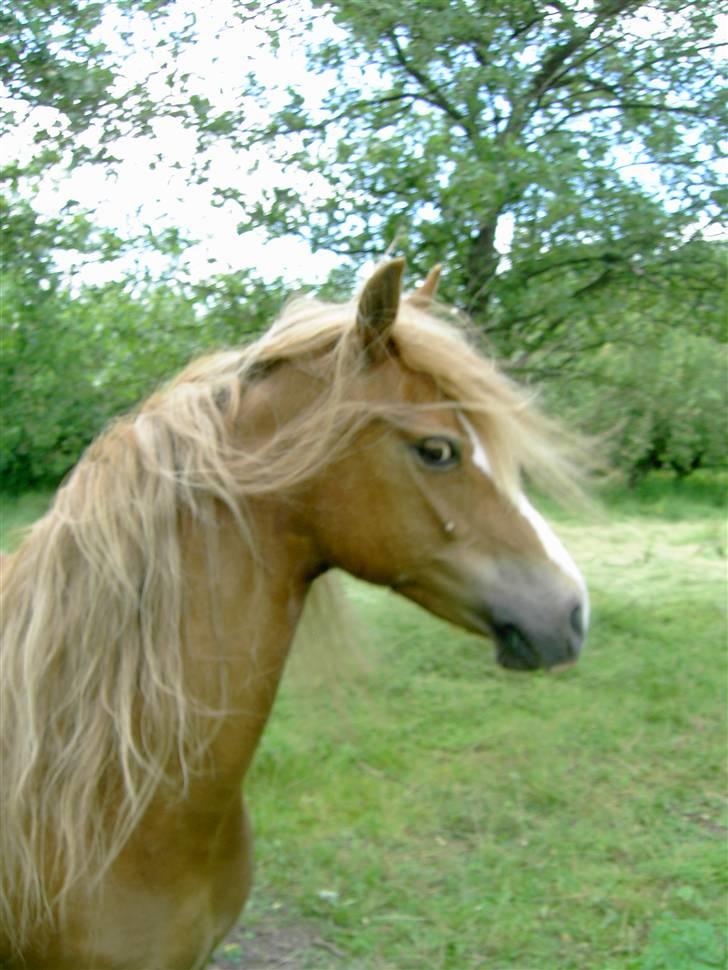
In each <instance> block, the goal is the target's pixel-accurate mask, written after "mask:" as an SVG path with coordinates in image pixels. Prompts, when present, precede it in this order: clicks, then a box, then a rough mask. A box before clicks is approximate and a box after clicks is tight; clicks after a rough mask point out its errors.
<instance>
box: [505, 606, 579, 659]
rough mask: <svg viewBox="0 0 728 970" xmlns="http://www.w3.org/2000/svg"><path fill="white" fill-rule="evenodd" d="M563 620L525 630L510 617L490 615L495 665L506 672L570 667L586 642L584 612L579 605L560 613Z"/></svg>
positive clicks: (523, 626) (525, 628)
mask: <svg viewBox="0 0 728 970" xmlns="http://www.w3.org/2000/svg"><path fill="white" fill-rule="evenodd" d="M563 615H564V619H563V621H562V622H557V623H556V624H555V628H553V627H552V628H551V629H549V626H551V624H549V625H546V626H543V625H535V626H534V628H533V629H531V630H529V629H528V628H527V627H526V626H525V625H523V624H522V623H518V622H517V621H516V622H514V620H513V619H512V618H506V617H500V618H499V617H497V616H493V617H492V620H491V628H492V631H493V637H494V639H495V642H496V656H497V658H498V663H499V664H500V665H501V666H502V667H506V668H508V669H509V670H538V669H539V668H540V667H546V668H551V667H558V666H564V665H568V664H572V663H573V662H574V661H575V660H576V659H577V658H578V656H579V654H580V653H581V650H582V647H583V645H584V640H585V639H586V629H585V623H584V610H583V606H582V604H581V603H580V602H578V603H575V604H573V605H570V607H569V608H566V609H564V611H563Z"/></svg>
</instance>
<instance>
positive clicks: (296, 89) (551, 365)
mask: <svg viewBox="0 0 728 970" xmlns="http://www.w3.org/2000/svg"><path fill="white" fill-rule="evenodd" d="M250 6H251V5H250V4H248V5H246V7H250ZM253 6H255V5H253ZM257 6H259V7H260V6H261V4H258V5H257ZM315 6H316V7H317V8H319V9H320V10H321V11H322V12H323V13H326V14H330V15H332V16H333V18H334V20H335V22H336V24H337V25H338V27H339V28H340V30H339V32H338V33H337V34H336V35H335V36H333V37H332V39H330V40H328V41H326V42H324V43H323V44H320V45H318V46H316V47H312V48H311V50H310V55H309V57H310V65H311V70H312V71H314V72H324V71H326V72H331V73H332V74H333V79H332V80H331V82H330V84H329V92H330V93H329V94H328V95H327V96H325V97H324V98H323V99H322V100H321V103H320V104H318V105H314V106H311V105H310V104H309V103H308V101H307V100H306V97H305V91H304V90H303V88H302V86H301V85H297V84H291V85H290V87H289V89H288V93H289V98H288V103H287V104H286V106H285V107H284V108H283V109H282V110H280V111H278V112H277V113H275V114H274V115H273V117H272V118H271V120H270V122H269V123H268V124H266V125H263V126H259V127H258V128H257V129H254V130H252V131H251V132H249V135H248V139H247V142H246V144H248V145H252V144H254V143H257V142H265V144H266V145H267V146H268V151H269V154H271V155H272V156H273V157H275V158H276V159H277V160H278V162H279V164H280V165H281V166H282V167H283V169H284V171H285V170H289V171H291V170H297V171H303V172H305V173H307V174H308V175H309V180H308V182H307V184H306V185H305V186H304V187H303V188H300V187H297V185H296V184H295V182H294V181H293V180H291V181H290V183H289V184H288V185H286V186H279V187H277V188H275V189H273V190H271V192H269V193H268V195H267V196H266V197H265V198H263V199H258V200H253V201H251V200H249V199H247V198H245V197H244V195H243V194H242V193H240V192H236V191H235V190H227V191H225V192H224V193H223V194H224V195H225V198H231V197H234V198H237V199H238V201H239V202H240V205H241V207H242V209H243V211H244V215H245V218H244V223H243V224H244V226H245V227H252V226H258V225H263V226H266V227H267V228H268V230H269V231H270V232H271V234H274V235H275V234H280V233H297V234H300V235H301V236H303V237H304V238H306V239H308V240H309V241H310V243H311V245H312V246H313V247H314V249H316V248H325V249H333V250H335V251H337V252H340V253H342V254H343V255H345V256H346V257H348V258H350V259H351V260H352V261H356V262H357V263H359V264H361V262H362V261H364V260H366V259H375V258H379V257H380V256H381V255H382V253H383V252H384V251H385V249H386V248H387V247H388V246H389V245H390V244H393V243H394V244H396V246H397V247H398V249H400V250H402V251H404V252H405V253H406V254H407V255H408V256H409V257H410V259H411V262H412V263H413V264H414V266H415V268H416V269H417V270H419V271H420V272H423V271H424V270H425V269H426V268H427V267H428V265H430V264H431V263H432V262H434V261H439V260H443V261H445V262H446V263H447V265H448V275H447V278H446V280H445V284H444V286H445V291H444V292H445V295H446V297H447V298H449V299H450V300H451V301H453V302H456V303H458V304H460V305H461V306H463V307H464V308H465V309H466V310H468V311H469V313H470V314H471V315H472V316H473V317H474V318H475V319H476V321H477V322H478V323H479V324H480V325H481V327H482V328H483V329H484V330H485V331H486V332H487V333H488V334H489V335H490V337H491V339H492V340H493V342H494V343H495V345H496V347H497V349H498V350H499V351H500V353H501V354H504V355H506V356H507V357H509V358H510V359H511V361H512V362H513V363H514V364H515V365H518V366H520V367H522V368H523V367H526V368H530V369H531V370H532V371H533V372H534V373H537V374H540V375H543V374H544V373H547V372H549V371H552V370H554V369H555V368H561V367H562V366H563V362H564V359H565V357H564V355H566V358H573V357H574V356H575V355H579V354H582V353H584V352H585V351H586V350H587V349H588V348H590V347H592V346H595V345H597V346H598V345H600V344H601V343H602V342H603V341H604V340H605V335H606V333H607V332H608V333H609V337H610V339H612V340H614V339H617V334H616V333H615V327H617V328H618V326H619V315H618V313H617V312H615V311H616V308H617V307H619V306H621V305H622V304H624V303H625V302H628V303H629V304H630V305H631V306H633V307H636V306H638V305H639V306H640V307H641V308H642V309H644V308H645V307H649V306H651V305H653V304H655V303H657V302H659V303H661V312H668V313H670V314H671V316H674V314H672V311H670V310H669V308H668V307H667V306H666V304H665V301H660V299H659V295H660V293H661V291H662V289H663V288H664V286H665V285H666V282H665V281H666V280H667V279H669V285H670V286H671V287H673V288H676V286H677V282H678V281H679V280H680V279H681V278H685V277H686V272H685V270H686V269H687V268H689V267H694V265H695V264H696V262H698V261H699V260H698V255H699V253H700V251H701V250H700V246H701V244H702V243H701V233H702V229H704V228H705V227H706V226H708V225H709V224H710V223H711V222H712V221H713V220H714V219H715V218H716V216H717V214H718V212H719V210H720V205H721V190H720V187H719V182H718V177H717V173H716V164H717V159H718V157H719V156H718V147H717V146H718V139H719V137H720V134H721V132H722V131H725V127H726V118H725V109H724V108H723V107H722V102H721V100H720V95H719V91H718V86H719V85H718V75H717V67H716V64H715V61H714V55H715V53H716V49H717V41H716V39H715V38H716V21H717V17H718V13H719V5H718V4H717V3H716V2H714V0H703V2H702V3H700V4H695V3H687V2H682V0H653V2H649V3H645V2H642V0H587V2H580V3H577V2H562V0H505V2H503V3H498V4H494V3H490V2H487V0H431V2H429V3H427V4H423V3H422V2H421V0H399V2H398V3H396V4H393V3H381V4H372V3H371V2H370V0H330V2H329V0H316V3H315ZM638 172H641V173H643V176H642V177H641V178H638V177H637V173H638ZM316 179H318V180H319V183H320V180H321V179H323V181H324V185H325V188H323V189H321V190H319V191H316V190H315V186H316V184H317V182H316ZM299 185H300V183H299ZM504 233H505V234H506V235H510V240H509V241H508V240H506V241H504ZM712 284H713V278H712V277H711V278H710V285H712ZM630 319H631V321H632V322H631V323H630V326H632V325H633V324H634V319H635V317H634V315H632V316H631V317H630ZM710 325H712V326H714V325H715V321H714V320H713V321H711V322H710Z"/></svg>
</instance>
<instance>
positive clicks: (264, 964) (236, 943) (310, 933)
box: [208, 914, 344, 970]
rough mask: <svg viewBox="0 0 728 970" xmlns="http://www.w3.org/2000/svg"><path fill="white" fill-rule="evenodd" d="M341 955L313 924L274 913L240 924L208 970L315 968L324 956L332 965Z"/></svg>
mask: <svg viewBox="0 0 728 970" xmlns="http://www.w3.org/2000/svg"><path fill="white" fill-rule="evenodd" d="M343 956H344V954H343V953H341V951H339V950H338V949H337V948H336V947H335V946H333V945H332V944H330V943H327V942H326V941H325V940H324V939H322V938H321V936H320V935H319V934H318V932H317V930H316V928H315V927H314V926H311V925H307V924H306V923H303V922H299V923H296V922H294V921H293V920H292V919H291V918H290V917H286V916H285V915H283V916H282V917H281V915H280V914H277V915H276V918H275V919H271V920H270V922H268V921H264V922H262V923H261V922H258V923H257V925H256V926H255V929H249V928H248V927H246V926H245V925H244V924H241V925H239V926H238V927H237V928H236V929H235V930H233V931H232V933H230V935H229V936H228V937H227V938H226V940H225V942H224V943H223V944H222V945H221V946H220V947H218V949H217V950H216V951H215V954H214V957H213V960H212V963H211V964H210V965H209V968H208V970H315V968H317V967H319V966H321V963H322V959H323V958H324V957H325V958H326V960H325V962H326V964H327V966H331V963H332V960H335V958H336V957H342V958H343Z"/></svg>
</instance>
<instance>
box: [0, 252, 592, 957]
mask: <svg viewBox="0 0 728 970" xmlns="http://www.w3.org/2000/svg"><path fill="white" fill-rule="evenodd" d="M403 267H404V261H403V260H390V261H387V262H385V263H383V264H382V265H380V266H379V267H378V268H377V269H376V271H375V272H374V273H373V275H372V276H371V277H370V279H369V280H368V282H367V283H366V284H365V285H364V287H363V289H362V290H361V293H360V295H359V297H358V299H354V300H352V301H350V302H348V303H344V304H338V305H337V304H328V303H323V302H319V301H316V300H314V299H312V298H308V297H304V298H300V299H298V300H296V301H294V302H293V303H291V304H290V305H288V307H287V308H286V309H285V310H284V311H283V313H282V315H281V316H280V318H279V319H278V320H277V321H276V322H275V323H274V324H273V326H272V327H271V328H270V329H269V330H268V331H267V332H266V333H265V334H263V336H261V337H260V338H259V339H257V340H256V341H255V342H253V343H252V344H250V345H248V346H247V347H244V348H242V349H236V350H227V351H224V352H220V353H216V354H213V355H211V356H208V357H204V358H202V359H200V360H197V361H195V362H193V363H192V364H191V365H190V366H188V367H187V369H186V370H184V371H183V372H182V373H181V374H180V375H179V376H178V377H177V378H176V379H174V380H172V382H171V383H170V384H169V385H168V386H166V387H164V388H163V389H161V390H159V391H158V392H156V393H155V394H153V395H152V396H151V397H150V398H149V399H148V400H147V401H146V402H145V403H143V404H142V405H141V406H140V407H139V409H138V410H137V411H136V412H134V413H132V414H130V415H128V416H125V417H122V418H121V419H119V420H117V421H116V422H115V423H113V424H112V425H111V426H110V427H109V428H108V429H107V430H106V431H105V432H104V433H103V434H101V435H100V437H98V438H97V439H96V440H95V441H94V442H93V443H92V444H91V445H90V447H89V448H88V450H87V451H86V453H85V454H84V455H83V456H82V458H81V460H80V461H79V463H78V464H77V466H76V467H75V469H74V470H73V471H72V472H71V474H70V475H69V477H68V478H67V480H66V482H65V483H64V484H63V485H62V487H61V488H60V489H59V491H58V493H57V495H56V497H55V499H54V503H53V505H52V506H51V508H50V510H49V511H48V513H47V514H46V515H45V516H44V517H43V518H41V519H40V520H38V521H37V522H36V524H35V525H34V526H33V527H32V529H31V530H30V532H29V534H28V535H27V537H26V538H25V541H24V543H23V544H22V545H21V546H20V548H19V549H18V551H17V552H15V553H14V554H13V555H12V556H11V557H10V558H9V560H8V561H7V562H6V563H5V565H4V568H3V579H2V601H1V605H2V623H3V628H2V646H1V648H0V664H1V668H0V675H1V676H0V716H1V717H2V739H1V746H2V800H3V816H2V822H3V824H2V827H1V828H0V890H1V894H0V963H2V965H3V966H5V967H9V968H13V970H16V968H21V967H22V968H24V970H202V968H203V967H204V966H205V965H206V963H207V962H208V960H209V958H210V954H211V953H212V951H213V949H214V948H215V946H216V945H217V944H218V943H219V942H220V941H221V940H222V939H223V937H224V936H225V935H226V933H227V932H228V931H229V929H230V928H231V926H232V925H233V924H234V923H235V921H236V920H237V919H238V916H239V914H240V912H241V910H242V908H243V905H244V903H245V900H246V898H247V896H248V893H249V889H250V885H251V847H252V835H251V830H250V825H249V821H248V815H247V811H246V807H245V802H244V799H243V787H244V779H245V776H246V772H247V770H248V768H249V765H250V763H251V759H252V758H253V754H254V752H255V749H256V745H257V744H258V740H259V738H260V736H261V732H262V731H263V728H264V726H265V723H266V720H267V718H268V716H269V713H270V710H271V706H272V704H273V701H274V698H275V695H276V689H277V686H278V683H279V680H280V677H281V675H282V672H283V669H284V665H285V662H286V656H287V653H288V650H289V646H290V644H291V641H292V639H293V636H294V631H295V630H296V626H297V624H298V621H299V618H300V616H301V613H302V611H303V606H304V603H305V601H306V599H307V597H309V598H310V597H313V596H315V591H316V589H317V587H320V586H321V584H325V583H326V577H327V575H328V573H329V571H330V570H331V569H333V568H334V567H336V568H338V569H342V570H345V571H347V572H349V573H351V574H352V575H354V576H356V577H359V578H361V579H364V580H367V581H369V582H371V583H377V584H381V585H384V586H389V587H391V588H392V589H393V590H396V591H397V592H398V593H400V594H402V595H403V596H405V597H408V598H409V599H411V600H414V601H415V602H417V603H419V604H420V605H421V606H423V607H425V608H426V609H427V610H430V611H431V612H433V613H435V614H437V615H439V616H440V617H443V618H445V619H446V620H449V621H451V622H452V623H454V624H458V625H460V626H462V627H464V628H467V629H468V630H471V631H474V632H476V633H479V634H482V635H483V636H485V637H488V638H491V639H493V640H494V641H495V645H496V655H497V660H498V661H499V662H500V664H502V665H503V666H505V667H507V668H511V669H514V670H533V669H536V668H539V667H545V668H550V667H555V666H558V665H561V664H567V663H572V662H573V661H575V660H576V658H577V657H578V655H579V653H580V651H581V649H582V645H583V642H584V639H585V636H586V630H587V624H588V598H587V591H586V586H585V583H584V580H583V578H582V576H581V573H580V572H579V570H578V569H577V567H576V565H575V564H574V562H573V560H572V559H571V558H570V556H569V554H568V553H567V551H566V549H565V548H564V547H563V546H562V544H561V543H560V541H559V540H558V538H557V537H556V535H555V533H554V532H553V531H552V529H551V528H550V526H549V525H548V524H547V523H546V521H545V520H544V519H543V518H542V516H541V515H540V514H539V513H538V512H537V511H536V509H535V508H534V507H533V506H532V505H531V504H530V502H529V501H528V499H527V498H526V497H525V494H524V491H523V486H522V480H523V477H524V475H527V476H529V477H530V478H535V479H537V480H540V481H542V482H546V483H550V484H551V485H552V486H556V487H561V488H568V486H569V485H570V483H571V482H572V480H573V475H574V459H573V456H571V457H570V456H569V455H568V454H567V450H568V449H565V448H564V447H563V443H564V441H565V440H566V437H568V436H565V435H564V433H563V432H562V431H561V429H560V428H559V427H558V426H557V425H556V424H554V423H552V422H551V421H550V420H549V419H547V418H546V417H545V416H543V415H542V414H541V413H540V412H539V411H538V410H537V409H536V408H535V407H534V406H533V405H532V403H531V402H530V400H529V397H528V395H526V393H525V392H524V391H522V390H521V389H519V388H518V387H517V386H516V385H515V384H514V383H513V382H512V381H511V380H510V379H508V378H507V377H505V376H504V375H503V374H502V373H501V372H500V371H499V370H498V369H497V367H496V365H495V364H494V363H493V362H492V361H491V360H490V359H489V358H488V357H487V356H485V355H483V354H482V353H480V352H479V350H478V349H477V347H476V346H475V344H474V341H472V340H471V339H470V336H469V335H468V333H467V332H466V328H464V327H463V326H461V325H460V322H459V321H458V318H457V316H456V314H454V313H453V312H450V311H447V310H446V309H445V308H440V307H438V306H437V305H436V304H435V301H434V292H435V287H436V285H437V279H438V276H439V267H436V268H435V270H433V271H432V272H431V273H430V274H429V276H428V277H427V279H426V280H425V282H424V283H423V284H422V285H421V286H420V288H419V289H417V290H415V292H414V293H413V294H411V295H409V296H403V293H402V274H403ZM309 594H310V595H309Z"/></svg>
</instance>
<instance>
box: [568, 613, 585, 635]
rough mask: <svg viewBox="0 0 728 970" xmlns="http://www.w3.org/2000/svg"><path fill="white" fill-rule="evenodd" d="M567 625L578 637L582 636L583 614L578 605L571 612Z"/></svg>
mask: <svg viewBox="0 0 728 970" xmlns="http://www.w3.org/2000/svg"><path fill="white" fill-rule="evenodd" d="M569 623H570V624H571V629H572V630H573V631H574V633H575V634H576V635H577V636H578V637H583V636H584V613H583V611H582V608H581V606H580V605H579V606H575V607H574V609H573V610H572V611H571V615H570V616H569Z"/></svg>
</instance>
